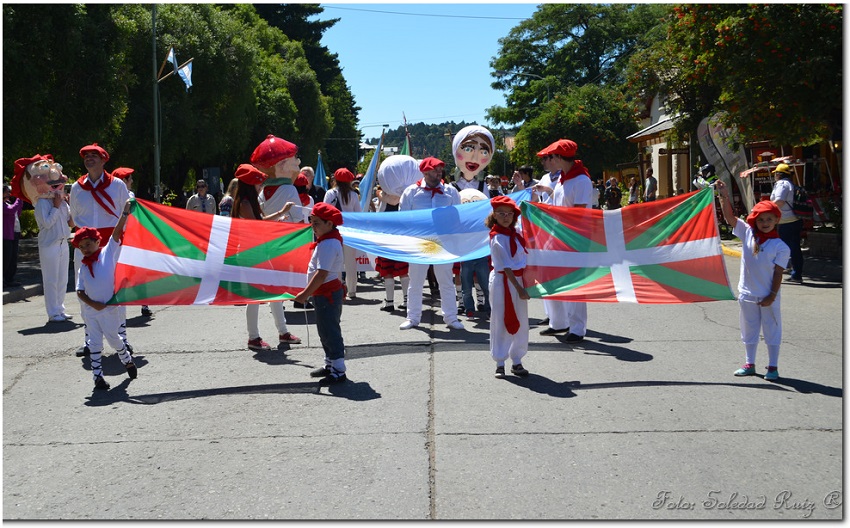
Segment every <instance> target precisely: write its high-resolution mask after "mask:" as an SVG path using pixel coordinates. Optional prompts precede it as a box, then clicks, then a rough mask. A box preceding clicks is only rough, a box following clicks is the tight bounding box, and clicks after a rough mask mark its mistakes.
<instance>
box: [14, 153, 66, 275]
mask: <svg viewBox="0 0 850 528" xmlns="http://www.w3.org/2000/svg"><path fill="white" fill-rule="evenodd" d="M16 167H17V166H16ZM23 208H24V202H23V200H21V199H20V198H15V197H14V196H12V187H10V186H9V185H3V286H6V287H10V286H20V285H21V283H20V282H17V281H16V280H15V274H16V273H17V272H18V244H19V240H20V238H21V231H20V229H18V230H17V231H15V224H16V223H17V222H19V220H18V215H20V214H21V210H22V209H23ZM65 267H66V268H67V265H66V266H65ZM65 282H67V278H66V280H65Z"/></svg>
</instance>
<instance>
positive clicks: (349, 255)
mask: <svg viewBox="0 0 850 528" xmlns="http://www.w3.org/2000/svg"><path fill="white" fill-rule="evenodd" d="M356 256H357V250H356V249H354V248H352V247H348V246H346V245H343V246H342V260H343V263H344V264H345V287H346V288H347V289H348V295H354V294H356V293H357V260H356V259H355V258H354V257H356Z"/></svg>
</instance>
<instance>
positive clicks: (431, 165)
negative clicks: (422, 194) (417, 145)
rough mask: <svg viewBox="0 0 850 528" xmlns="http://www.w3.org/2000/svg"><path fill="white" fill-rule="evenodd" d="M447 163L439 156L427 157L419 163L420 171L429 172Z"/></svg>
mask: <svg viewBox="0 0 850 528" xmlns="http://www.w3.org/2000/svg"><path fill="white" fill-rule="evenodd" d="M445 166H446V164H445V163H444V162H442V161H440V160H438V159H437V158H433V157H432V158H425V159H424V160H422V162H421V163H419V172H428V171H432V170H438V169H442V168H443V167H445Z"/></svg>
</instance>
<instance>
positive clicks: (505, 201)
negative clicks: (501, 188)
mask: <svg viewBox="0 0 850 528" xmlns="http://www.w3.org/2000/svg"><path fill="white" fill-rule="evenodd" d="M490 205H492V206H493V210H496V208H497V207H510V208H511V209H513V210H514V214H515V215H517V216H519V214H520V210H519V207H517V205H516V202H515V201H514V200H513V198H511V197H509V196H496V197H495V198H491V199H490Z"/></svg>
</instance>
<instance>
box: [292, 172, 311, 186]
mask: <svg viewBox="0 0 850 528" xmlns="http://www.w3.org/2000/svg"><path fill="white" fill-rule="evenodd" d="M307 183H308V182H307V176H305V175H304V173H303V172H301V173H299V174H298V177H297V178H295V181H294V182H292V185H294V186H296V187H307Z"/></svg>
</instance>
